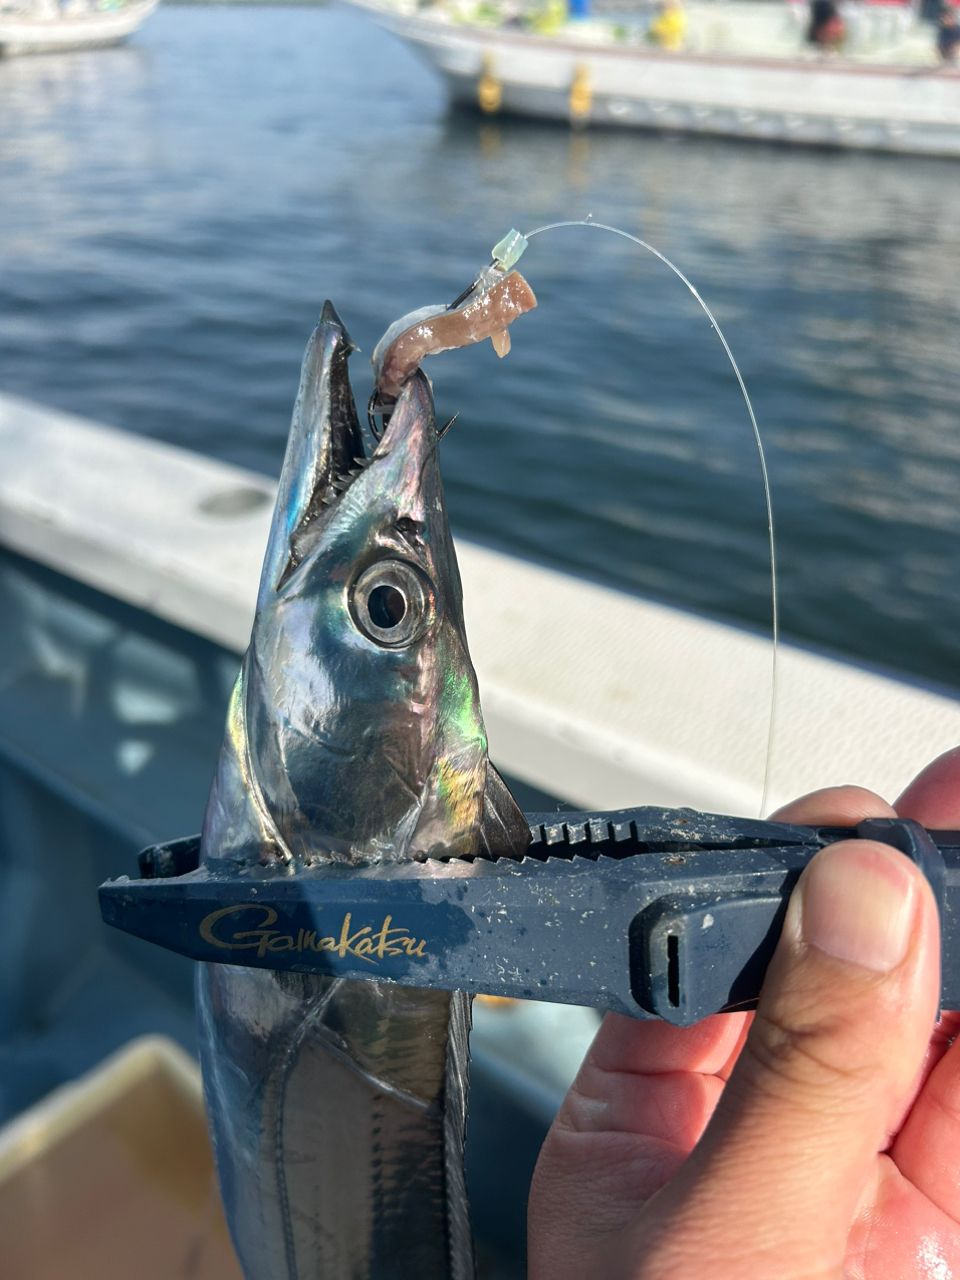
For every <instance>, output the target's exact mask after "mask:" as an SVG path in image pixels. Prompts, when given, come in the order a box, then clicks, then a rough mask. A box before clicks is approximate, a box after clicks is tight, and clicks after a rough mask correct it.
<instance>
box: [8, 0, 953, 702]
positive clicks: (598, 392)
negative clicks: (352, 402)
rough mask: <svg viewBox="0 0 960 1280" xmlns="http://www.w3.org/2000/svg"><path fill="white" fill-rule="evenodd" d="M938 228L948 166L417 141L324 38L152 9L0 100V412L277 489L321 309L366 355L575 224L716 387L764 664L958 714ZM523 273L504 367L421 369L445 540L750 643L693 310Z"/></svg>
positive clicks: (949, 212)
mask: <svg viewBox="0 0 960 1280" xmlns="http://www.w3.org/2000/svg"><path fill="white" fill-rule="evenodd" d="M957 191H958V171H957V168H956V166H955V165H954V164H953V163H949V162H940V161H924V160H915V159H908V158H903V157H900V158H897V157H883V156H869V155H845V154H841V153H836V154H829V153H823V152H802V151H788V150H779V149H774V148H769V147H764V146H750V145H737V144H725V143H720V142H714V141H696V140H689V139H688V140H683V139H676V138H669V137H655V136H646V135H642V134H631V133H625V134H619V133H613V132H611V133H592V134H585V133H571V132H570V131H568V130H567V129H566V128H558V127H553V126H541V125H537V124H531V123H519V122H515V121H509V122H508V121H494V122H490V121H484V120H482V119H480V118H474V117H472V116H469V115H463V114H453V113H450V112H448V110H447V107H446V103H445V98H444V94H443V90H442V86H441V85H440V84H439V82H438V81H437V80H436V79H435V77H434V76H433V74H432V73H431V72H429V71H428V70H427V69H426V68H425V67H424V66H423V65H421V63H420V62H419V61H418V60H417V58H416V57H414V56H413V54H411V53H410V52H409V51H407V50H406V49H405V48H404V47H403V46H402V45H400V44H399V43H398V42H397V41H395V40H394V39H393V38H392V37H391V36H389V35H387V34H385V33H384V32H382V31H380V30H379V29H377V28H376V27H375V26H374V25H373V24H372V22H371V21H370V20H369V19H368V18H367V17H366V16H365V15H364V14H361V13H358V12H354V11H352V10H349V9H347V8H342V7H330V8H321V9H280V8H269V9H267V8H264V9H249V8H244V9H224V8H172V9H167V10H161V11H160V12H158V13H157V14H156V15H155V16H154V18H153V19H152V20H151V21H150V22H149V23H148V25H147V26H146V27H145V28H144V29H143V30H142V32H141V33H140V34H139V35H138V36H137V38H136V40H135V42H134V43H133V44H132V45H130V46H128V47H126V48H122V49H117V50H109V51H96V52H90V53H84V54H73V55H70V56H60V57H51V58H37V59H32V60H31V59H19V60H12V61H9V62H6V63H0V388H3V389H6V390H10V391H16V392H20V393H22V394H25V395H28V396H31V397H34V398H36V399H37V400H40V401H45V402H47V403H50V404H55V405H58V406H61V407H63V408H66V409H70V410H73V411H76V412H79V413H83V414H87V415H89V416H91V417H93V418H95V419H100V420H102V421H104V422H109V423H114V424H116V425H119V426H122V427H124V428H126V429H127V430H130V431H134V432H140V433H143V434H146V435H150V436H154V437H156V438H158V439H162V440H167V441H172V442H174V443H176V444H180V445H185V446H187V447H189V448H193V449H198V450H200V451H203V452H206V453H210V454H214V455H216V456H218V457H221V458H225V459H229V460H230V461H233V462H238V463H242V464H244V465H247V466H252V467H255V468H259V469H261V470H263V471H266V472H271V473H275V472H276V470H277V468H278V466H279V462H280V458H281V455H282V450H283V443H284V437H285V433H286V429H287V425H288V421H289V411H290V405H291V402H292V398H293V394H294V391H295V388H296V381H297V373H298V365H299V359H300V354H301V351H302V348H303V344H304V341H305V338H306V335H307V334H308V332H309V330H310V327H311V324H312V323H313V321H314V319H315V318H316V315H317V313H318V310H319V306H320V303H321V302H322V300H323V299H324V298H325V297H331V298H332V299H333V300H334V301H335V303H336V305H337V306H338V308H339V309H340V311H341V314H342V315H343V317H344V319H345V320H346V322H347V324H348V326H349V328H350V330H351V332H352V334H353V337H354V338H355V340H356V341H357V342H358V343H359V344H360V345H361V347H363V348H364V349H365V351H370V350H371V349H372V347H373V344H374V343H375V341H376V339H377V337H378V336H379V334H380V333H381V332H382V330H383V329H384V328H385V326H386V324H387V323H389V322H390V321H391V320H393V319H394V318H395V317H396V316H397V315H399V314H400V313H401V312H403V311H405V310H407V309H409V308H411V307H414V306H418V305H421V304H423V303H424V302H428V301H437V300H445V299H449V298H450V297H451V296H452V295H453V294H455V293H457V292H458V291H459V290H460V288H461V287H462V286H463V285H465V284H466V283H467V282H468V280H469V278H470V275H471V273H472V271H473V269H474V268H475V266H476V265H478V264H479V263H480V262H481V261H482V260H483V259H484V258H485V256H486V254H487V252H488V250H489V247H490V245H491V244H492V243H493V241H494V240H496V239H498V238H499V237H500V236H501V235H502V234H503V232H504V231H506V230H507V229H508V228H509V227H511V226H514V225H516V226H519V227H521V228H524V229H529V228H531V227H533V226H535V225H538V224H540V223H543V222H547V221H552V220H554V219H557V218H563V217H578V216H582V215H583V214H585V213H588V212H590V213H592V214H593V215H594V216H595V217H596V218H598V219H602V220H604V221H608V222H613V223H616V224H619V225H621V226H623V227H626V228H628V229H630V230H632V231H634V232H637V233H639V234H641V235H643V236H644V237H646V238H647V239H649V240H652V241H653V242H654V243H655V244H657V245H658V246H659V247H660V248H661V249H663V250H664V251H665V252H666V253H668V254H669V255H671V256H672V257H673V258H674V259H675V260H676V261H677V262H678V263H679V264H680V265H681V266H682V267H683V269H684V270H685V271H686V272H687V274H688V275H690V276H691V277H692V279H693V280H694V281H695V282H696V283H697V285H698V286H699V287H700V289H701V291H702V292H703V294H704V295H705V296H706V297H707V299H708V300H709V301H710V303H711V305H712V306H713V307H714V309H715V310H716V312H717V315H718V316H719V318H720V320H721V322H722V323H723V325H724V326H725V329H726V331H727V333H728V336H729V339H730V341H731V343H732V345H733V347H734V350H735V351H736V353H737V355H738V357H739V359H740V360H741V362H742V365H743V368H744V372H745V375H746V377H747V380H748V382H749V385H750V387H751V390H752V392H753V395H754V398H755V401H756V406H757V410H758V413H759V416H760V419H761V424H762V426H763V429H764V436H765V439H766V443H767V448H768V450H769V455H770V466H771V472H772V475H773V480H774V486H775V497H776V503H777V510H778V520H779V529H778V533H779V548H780V562H781V572H782V593H783V615H784V625H785V630H786V633H787V634H788V635H789V636H791V637H793V638H796V639H800V640H803V641H805V642H811V643H814V644H817V645H822V646H826V647H828V648H830V649H832V650H834V651H838V652H840V653H844V654H848V655H852V656H854V657H856V658H858V659H860V660H865V661H869V662H876V663H881V664H883V665H886V666H891V667H895V668H898V669H900V670H902V671H906V672H910V673H912V674H914V675H916V676H919V677H921V678H923V679H927V680H934V681H939V682H945V683H948V684H952V685H953V686H954V687H960V664H958V662H957V654H958V646H957V639H956V637H957V635H958V634H960V591H958V568H957V566H958V557H957V554H956V549H955V539H956V536H957V533H958V529H960V504H958V500H957V498H958V493H960V361H958V356H957V339H958V333H960V327H958V319H960V315H958V310H960V308H958V303H957V296H956V291H957V279H958V274H960V272H958V268H960V243H958V235H960V233H958V222H957V216H956V209H957V206H956V197H957ZM524 265H525V268H526V269H527V272H528V275H529V277H530V279H531V281H532V283H533V284H534V287H535V288H536V290H537V292H538V294H539V297H540V302H541V305H540V309H539V310H538V311H537V312H536V313H535V314H534V315H532V316H530V317H527V318H525V319H524V320H522V321H521V322H519V323H518V325H517V326H516V328H515V330H514V348H515V349H514V353H513V355H511V357H510V358H509V359H508V360H507V361H505V362H504V363H503V364H502V365H501V364H498V362H497V360H496V358H495V356H494V355H493V352H492V351H491V349H490V348H489V346H487V347H485V348H484V349H482V350H477V349H474V350H471V351H469V352H464V353H456V354H455V355H452V356H450V357H444V359H443V361H442V363H441V362H440V361H439V360H438V361H437V362H435V363H434V365H433V366H432V372H433V374H434V376H435V379H436V386H437V394H438V401H439V405H440V408H441V410H442V411H445V412H449V413H452V412H454V411H455V410H459V411H460V413H461V417H460V420H459V421H458V423H457V425H456V427H455V428H454V430H453V431H452V432H451V433H450V437H449V440H448V442H447V444H446V445H445V446H444V451H445V455H446V456H445V472H446V478H447V486H448V491H449V497H450V505H451V508H452V512H453V516H454V519H455V523H456V525H457V527H458V529H459V530H460V531H462V532H464V533H468V534H470V535H472V536H475V537H478V538H481V539H484V540H486V541H488V542H491V543H494V544H496V545H497V546H500V547H503V548H505V549H507V550H509V551H512V552H515V553H517V554H520V555H524V556H530V557H534V558H536V559H539V560H542V561H545V562H548V563H550V564H554V565H558V566H560V567H561V568H564V569H567V570H569V571H571V572H574V573H580V574H585V575H588V576H591V577H595V578H600V579H602V580H604V581H608V582H610V583H613V584H615V585H617V586H619V587H623V588H625V589H628V590H634V591H639V592H643V593H647V594H650V595H654V596H656V597H659V598H662V599H665V600H668V601H671V602H674V603H676V604H679V605H682V606H684V607H688V608H693V609H696V610H701V611H704V612H706V613H709V614H712V615H715V616H720V617H724V618H727V619H731V620H734V621H736V622H741V623H746V624H750V625H762V624H763V623H764V622H765V620H766V619H767V617H768V609H769V606H768V597H767V578H766V572H767V569H766V559H765V541H764V528H763V510H762V504H761V495H760V490H759V482H758V468H757V463H756V458H755V455H754V453H753V446H752V442H751V438H750V433H749V429H748V424H747V421H746V418H745V415H744V413H743V409H742V406H741V404H740V401H739V398H738V394H737V391H736V388H735V385H734V383H733V380H732V378H731V376H730V373H729V370H728V368H727V367H726V364H725V361H724V358H723V353H722V351H721V349H720V347H719V344H718V342H717V340H716V338H715V336H714V335H713V334H712V333H711V332H710V329H709V326H708V325H707V324H706V322H705V321H704V320H703V319H702V317H701V316H700V315H699V314H698V312H697V309H696V307H695V305H694V303H693V302H692V300H691V299H690V298H689V296H688V295H686V294H685V292H684V291H683V289H682V288H681V286H680V285H679V284H678V283H677V282H676V281H675V280H674V279H673V278H672V277H671V276H670V275H669V273H668V272H667V271H666V270H665V269H664V268H663V267H662V266H661V265H659V264H658V263H656V262H655V261H654V260H653V259H651V258H648V257H646V256H644V255H642V254H640V253H639V252H637V251H635V250H633V249H631V248H630V247H629V246H627V245H625V244H624V243H623V242H620V241H617V240H615V239H613V238H607V237H603V236H600V235H596V234H594V233H590V232H585V231H579V232H574V231H565V232H558V233H556V234H554V235H553V236H549V237H546V236H545V237H544V238H543V239H542V240H539V241H536V242H534V244H533V245H532V246H531V249H530V251H529V254H528V256H527V258H526V259H525V264H524ZM365 360H366V357H365V356H358V357H355V359H354V369H355V381H356V383H357V384H358V386H359V388H360V394H361V395H362V396H364V397H365V395H366V391H367V389H368V384H367V381H366V367H365Z"/></svg>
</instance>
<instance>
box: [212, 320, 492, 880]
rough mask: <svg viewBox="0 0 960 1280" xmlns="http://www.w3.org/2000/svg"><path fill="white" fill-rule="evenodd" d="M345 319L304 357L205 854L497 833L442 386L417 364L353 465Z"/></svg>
mask: <svg viewBox="0 0 960 1280" xmlns="http://www.w3.org/2000/svg"><path fill="white" fill-rule="evenodd" d="M335 316H336V313H335V312H333V310H332V308H329V310H328V309H326V308H325V311H324V317H323V318H322V319H321V322H320V324H319V325H318V327H317V330H316V331H315V333H314V335H313V337H312V338H311V342H310V344H309V345H308V348H307V352H306V355H305V359H304V369H303V375H302V377H301V385H300V393H299V395H298V400H297V407H296V409H295V412H294V421H293V425H292V428H291V439H290V444H289V446H288V449H287V455H286V460H285V463H284V471H283V474H282V476H281V481H280V487H279V493H278V501H277V508H276V511H275V515H274V521H273V525H272V528H271V534H270V542H269V546H268V551H267V556H266V559H265V562H264V570H263V577H262V581H261V587H260V595H259V603H258V610H257V616H256V620H255V623H254V628H253V634H252V637H251V643H250V647H249V649H248V651H247V654H246V656H245V658H244V662H243V667H242V671H241V675H240V679H239V681H238V687H237V689H236V691H235V695H234V698H233V700H232V704H231V713H230V716H229V719H228V726H227V734H226V737H225V742H224V749H223V752H222V754H221V761H220V767H219V769H218V775H217V779H216V782H215V785H214V788H213V792H212V794H211V799H210V804H209V806H208V814H207V819H208V820H207V821H206V822H205V828H204V859H205V861H207V862H212V861H219V860H227V861H230V862H232V863H234V864H236V863H241V864H249V863H252V862H256V861H264V860H267V861H270V860H276V861H280V862H285V863H287V864H289V865H290V866H291V867H292V868H296V867H298V866H305V865H310V864H311V863H315V862H318V861H329V860H334V861H337V860H339V861H350V862H357V861H399V860H407V859H411V858H422V857H428V856H431V855H432V854H436V853H442V854H443V855H444V856H469V855H471V854H474V853H476V852H477V851H478V848H479V842H480V835H479V833H480V830H481V826H482V814H483V806H484V794H485V790H486V783H487V739H486V732H485V729H484V724H483V717H482V714H481V710H480V699H479V692H478V689H477V680H476V675H475V673H474V670H473V665H472V663H471V661H470V656H469V651H468V648H467V641H466V635H465V630H464V622H463V607H462V589H461V584H460V575H459V570H458V567H457V561H456V555H455V552H454V547H453V541H452V538H451V536H450V531H449V524H448V520H447V513H446V506H445V502H444V496H443V486H442V482H441V478H440V470H439V463H438V458H437V444H438V437H437V431H436V420H435V414H434V407H433V397H432V393H431V390H430V384H429V382H428V381H427V379H426V377H425V376H424V375H423V374H422V373H416V374H414V375H413V376H412V378H411V379H410V381H409V383H408V384H407V386H406V387H405V388H404V390H403V392H402V394H401V396H400V398H399V399H398V402H397V405H396V408H395V410H394V412H393V414H392V416H391V418H390V421H389V424H388V426H387V428H386V430H385V432H384V435H383V437H382V439H381V440H380V441H379V442H377V443H376V446H375V448H374V449H373V450H372V452H371V453H370V455H369V456H368V457H367V456H364V455H363V453H362V452H358V453H357V454H354V458H359V459H360V461H359V462H357V463H354V461H353V458H351V460H350V461H351V463H352V464H353V465H352V467H351V469H350V471H351V472H352V474H351V473H348V474H347V475H346V476H344V475H343V474H342V473H341V472H338V470H337V468H338V467H340V466H342V465H344V463H343V460H344V458H345V456H346V453H347V451H348V450H349V449H353V448H354V447H355V446H356V443H357V441H358V440H359V439H360V437H359V427H358V426H357V425H356V413H355V409H354V405H353V396H352V393H351V391H350V385H349V378H348V376H347V370H346V360H347V356H348V355H349V351H350V349H351V347H352V344H350V342H349V339H348V338H347V337H346V333H345V330H344V329H343V327H342V325H341V324H340V322H339V320H337V319H336V318H335ZM359 448H360V449H361V450H362V442H361V444H360V446H359ZM304 477H308V478H309V480H308V481H307V480H305V479H304ZM398 612H399V614H400V617H399V620H398V618H397V614H398ZM381 624H382V625H381Z"/></svg>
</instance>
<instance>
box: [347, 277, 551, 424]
mask: <svg viewBox="0 0 960 1280" xmlns="http://www.w3.org/2000/svg"><path fill="white" fill-rule="evenodd" d="M491 276H492V277H493V278H494V281H495V282H494V283H490V277H491ZM457 301H458V303H460V299H458V300H457ZM536 305H537V299H536V296H535V295H534V292H533V290H532V289H531V288H530V286H529V285H528V284H527V282H526V280H524V278H523V276H522V275H521V274H520V273H519V271H511V272H510V274H509V275H504V274H503V271H502V269H501V268H500V266H499V264H494V265H493V266H492V267H489V268H487V270H486V271H484V272H483V273H482V274H481V275H480V276H479V277H478V278H477V281H476V282H475V285H474V286H472V287H471V289H470V290H469V291H468V293H467V295H466V297H465V299H464V300H463V302H462V303H460V305H457V306H455V307H453V308H449V307H439V308H438V307H425V308H423V309H422V310H421V311H415V312H412V313H411V314H410V315H408V316H404V317H403V319H402V320H399V321H398V322H397V324H395V325H392V326H391V327H390V328H389V329H388V330H387V332H386V334H385V335H384V336H383V338H382V339H381V340H380V342H379V343H378V344H377V347H376V350H375V351H374V353H373V365H374V369H375V370H376V371H377V391H376V394H377V398H378V401H379V403H380V404H381V405H383V404H384V403H386V402H390V401H393V400H396V398H397V396H398V395H399V394H400V391H401V388H402V387H403V384H404V383H405V382H406V381H407V379H408V378H409V377H410V375H411V374H412V373H413V372H414V370H415V369H418V368H419V367H420V364H421V361H423V360H424V358H425V357H426V356H432V355H436V354H437V353H438V352H440V351H451V350H453V349H454V348H455V347H467V346H470V344H471V343H474V342H482V341H483V340H484V339H485V338H489V339H490V340H491V342H492V344H493V349H494V350H495V351H496V353H497V355H498V356H500V357H501V358H502V357H503V356H505V355H506V354H507V352H508V351H509V350H510V334H509V333H508V331H507V330H508V326H509V325H511V324H512V323H513V321H514V320H516V319H517V317H518V316H522V315H524V314H525V312H527V311H532V310H533V308H534V307H535V306H536ZM398 329H399V332H398ZM384 344H386V346H385V345H384Z"/></svg>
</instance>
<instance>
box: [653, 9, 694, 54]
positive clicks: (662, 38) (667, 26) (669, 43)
mask: <svg viewBox="0 0 960 1280" xmlns="http://www.w3.org/2000/svg"><path fill="white" fill-rule="evenodd" d="M686 34H687V15H686V14H685V13H684V11H683V6H682V4H681V3H680V0H662V3H661V4H660V6H659V7H658V9H657V16H656V17H655V18H654V20H653V22H651V23H650V26H649V27H648V29H647V39H648V40H649V41H650V42H651V43H652V44H656V45H659V46H660V48H661V49H670V50H673V51H676V50H677V49H682V48H683V42H684V39H685V38H686Z"/></svg>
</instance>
